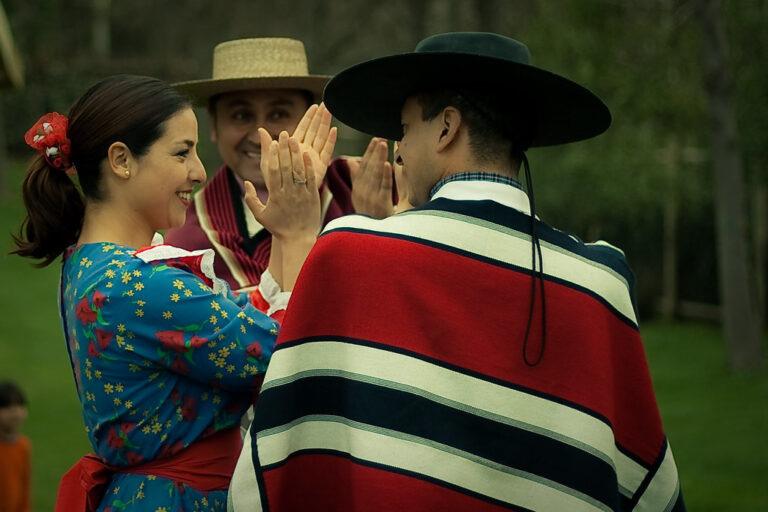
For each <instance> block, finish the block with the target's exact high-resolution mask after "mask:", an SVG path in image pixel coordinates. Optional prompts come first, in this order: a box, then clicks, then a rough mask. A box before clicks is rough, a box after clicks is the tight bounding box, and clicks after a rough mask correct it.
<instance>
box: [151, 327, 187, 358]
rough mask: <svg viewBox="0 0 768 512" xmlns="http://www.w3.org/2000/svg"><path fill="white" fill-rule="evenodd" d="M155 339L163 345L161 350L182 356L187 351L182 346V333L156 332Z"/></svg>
mask: <svg viewBox="0 0 768 512" xmlns="http://www.w3.org/2000/svg"><path fill="white" fill-rule="evenodd" d="M155 338H157V339H159V340H160V342H161V343H162V344H163V348H167V349H168V350H173V351H174V352H178V353H180V354H183V353H184V352H186V351H187V347H186V346H185V345H184V333H183V332H182V331H158V332H156V333H155Z"/></svg>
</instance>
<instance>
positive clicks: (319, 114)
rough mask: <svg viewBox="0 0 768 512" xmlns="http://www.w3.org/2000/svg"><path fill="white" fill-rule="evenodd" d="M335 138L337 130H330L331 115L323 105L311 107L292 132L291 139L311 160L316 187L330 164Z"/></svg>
mask: <svg viewBox="0 0 768 512" xmlns="http://www.w3.org/2000/svg"><path fill="white" fill-rule="evenodd" d="M336 136H337V128H336V127H335V126H334V127H333V128H331V113H330V112H329V111H328V109H327V108H325V104H323V103H320V105H311V106H310V107H309V108H308V109H307V112H306V113H305V114H304V117H302V118H301V121H299V124H298V126H296V130H295V131H294V132H293V136H292V138H294V139H295V140H296V141H297V142H298V143H299V147H300V148H301V151H302V153H306V154H307V155H309V157H310V159H311V160H312V169H313V170H314V172H315V176H316V178H317V179H316V180H315V181H316V183H317V186H318V187H319V186H320V184H321V183H322V182H323V179H324V178H325V172H326V171H327V170H328V165H329V164H330V163H331V155H332V154H333V148H334V147H335V146H336ZM262 147H263V146H262Z"/></svg>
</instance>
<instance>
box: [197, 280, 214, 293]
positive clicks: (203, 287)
mask: <svg viewBox="0 0 768 512" xmlns="http://www.w3.org/2000/svg"><path fill="white" fill-rule="evenodd" d="M197 287H198V288H200V289H201V290H202V291H204V292H210V291H211V289H210V288H208V286H206V285H205V283H200V282H198V283H197Z"/></svg>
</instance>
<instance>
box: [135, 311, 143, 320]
mask: <svg viewBox="0 0 768 512" xmlns="http://www.w3.org/2000/svg"><path fill="white" fill-rule="evenodd" d="M136 316H137V317H139V318H141V317H143V316H144V310H143V309H137V310H136Z"/></svg>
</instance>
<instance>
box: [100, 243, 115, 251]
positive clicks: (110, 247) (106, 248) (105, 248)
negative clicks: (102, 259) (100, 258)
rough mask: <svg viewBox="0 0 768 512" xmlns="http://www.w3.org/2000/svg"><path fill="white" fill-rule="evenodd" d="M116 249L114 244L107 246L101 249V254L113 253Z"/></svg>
mask: <svg viewBox="0 0 768 512" xmlns="http://www.w3.org/2000/svg"><path fill="white" fill-rule="evenodd" d="M114 248H115V246H114V245H112V244H109V245H105V246H104V247H102V248H101V252H109V251H111V250H112V249H114Z"/></svg>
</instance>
